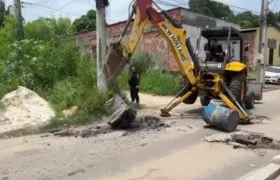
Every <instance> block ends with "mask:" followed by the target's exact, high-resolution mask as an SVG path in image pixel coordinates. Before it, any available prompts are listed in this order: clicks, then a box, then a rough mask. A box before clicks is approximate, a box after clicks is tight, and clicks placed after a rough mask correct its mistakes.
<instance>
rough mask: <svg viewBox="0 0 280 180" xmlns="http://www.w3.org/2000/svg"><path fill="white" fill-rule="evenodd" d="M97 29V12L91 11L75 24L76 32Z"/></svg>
mask: <svg viewBox="0 0 280 180" xmlns="http://www.w3.org/2000/svg"><path fill="white" fill-rule="evenodd" d="M95 27H96V11H95V10H93V9H92V10H89V11H88V12H87V14H86V15H83V16H81V17H80V18H78V19H76V20H75V21H74V23H73V28H74V31H75V32H83V31H87V30H89V29H93V28H95Z"/></svg>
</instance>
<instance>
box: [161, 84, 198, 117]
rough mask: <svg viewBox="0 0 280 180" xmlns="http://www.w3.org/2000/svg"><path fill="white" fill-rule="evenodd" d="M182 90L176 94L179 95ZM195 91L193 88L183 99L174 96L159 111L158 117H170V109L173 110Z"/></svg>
mask: <svg viewBox="0 0 280 180" xmlns="http://www.w3.org/2000/svg"><path fill="white" fill-rule="evenodd" d="M183 90H184V88H183V89H182V90H181V91H180V92H179V93H178V94H180V93H181V92H182V91H183ZM196 90H197V88H196V87H193V88H192V89H191V90H189V91H188V92H187V93H186V94H185V95H184V96H183V97H180V96H179V95H176V97H175V98H174V99H173V100H172V101H171V102H170V103H169V104H168V105H167V106H166V107H165V108H164V109H161V110H160V111H161V114H160V116H161V117H169V116H170V113H169V112H170V111H172V109H174V108H175V107H176V106H178V105H179V104H180V103H181V102H183V101H184V100H185V99H187V98H189V97H190V96H191V95H192V94H193V92H195V91H196ZM174 101H175V102H174Z"/></svg>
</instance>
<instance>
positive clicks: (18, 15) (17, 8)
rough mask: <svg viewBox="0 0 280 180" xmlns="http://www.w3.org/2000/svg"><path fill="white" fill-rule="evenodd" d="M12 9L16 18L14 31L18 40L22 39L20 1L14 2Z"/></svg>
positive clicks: (15, 0)
mask: <svg viewBox="0 0 280 180" xmlns="http://www.w3.org/2000/svg"><path fill="white" fill-rule="evenodd" d="M14 8H15V18H16V25H17V27H16V30H17V37H18V39H20V40H21V39H23V38H24V29H23V22H22V20H23V18H22V14H21V1H20V0H14Z"/></svg>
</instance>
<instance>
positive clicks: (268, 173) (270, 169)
mask: <svg viewBox="0 0 280 180" xmlns="http://www.w3.org/2000/svg"><path fill="white" fill-rule="evenodd" d="M279 174H280V165H278V164H274V163H271V164H268V165H267V166H265V167H263V168H261V169H258V170H256V171H254V172H253V173H252V172H251V173H248V174H246V175H245V176H243V177H241V178H239V179H238V180H273V179H275V178H276V177H277V176H278V175H279Z"/></svg>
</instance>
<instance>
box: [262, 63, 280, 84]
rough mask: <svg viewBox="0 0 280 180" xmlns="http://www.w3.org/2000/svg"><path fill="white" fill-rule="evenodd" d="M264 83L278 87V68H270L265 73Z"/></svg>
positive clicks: (279, 76)
mask: <svg viewBox="0 0 280 180" xmlns="http://www.w3.org/2000/svg"><path fill="white" fill-rule="evenodd" d="M265 83H272V84H277V85H278V86H279V85H280V67H277V66H270V67H269V68H268V69H267V70H266V71H265Z"/></svg>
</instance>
